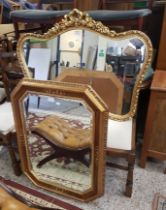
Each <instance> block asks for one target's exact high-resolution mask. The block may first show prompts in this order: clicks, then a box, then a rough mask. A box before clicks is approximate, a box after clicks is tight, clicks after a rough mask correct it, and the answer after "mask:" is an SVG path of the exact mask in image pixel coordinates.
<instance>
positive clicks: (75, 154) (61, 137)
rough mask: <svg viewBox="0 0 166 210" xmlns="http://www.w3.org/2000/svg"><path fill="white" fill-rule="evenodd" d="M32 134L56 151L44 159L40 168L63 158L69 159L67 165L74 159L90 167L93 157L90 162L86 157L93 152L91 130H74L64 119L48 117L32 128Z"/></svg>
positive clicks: (38, 165) (39, 165)
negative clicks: (42, 139) (51, 161)
mask: <svg viewBox="0 0 166 210" xmlns="http://www.w3.org/2000/svg"><path fill="white" fill-rule="evenodd" d="M32 133H35V134H37V135H39V136H41V137H43V138H44V139H45V140H46V142H47V143H48V144H49V145H50V146H51V147H52V148H53V149H54V151H55V152H54V153H52V154H51V155H49V156H47V157H45V158H44V159H42V160H41V161H40V162H39V163H38V164H37V167H38V168H40V167H42V165H44V164H45V163H47V162H48V161H50V160H53V159H56V158H61V157H66V158H67V160H66V163H68V162H69V159H70V158H72V159H74V160H78V161H80V162H82V163H83V164H84V165H86V166H87V167H89V165H90V162H91V161H90V160H91V155H90V160H87V159H86V158H85V155H86V154H90V151H91V145H92V142H91V140H92V131H91V129H89V128H88V129H80V128H73V127H71V126H70V123H69V122H66V121H65V120H64V119H61V118H59V117H57V116H48V117H46V118H45V119H44V120H43V121H41V122H40V123H39V124H37V125H35V126H34V127H33V128H32Z"/></svg>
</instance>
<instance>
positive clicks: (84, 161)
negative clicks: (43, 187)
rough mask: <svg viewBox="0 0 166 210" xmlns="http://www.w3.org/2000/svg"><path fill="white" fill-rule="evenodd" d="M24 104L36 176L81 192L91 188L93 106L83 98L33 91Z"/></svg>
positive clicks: (28, 139)
mask: <svg viewBox="0 0 166 210" xmlns="http://www.w3.org/2000/svg"><path fill="white" fill-rule="evenodd" d="M39 102H40V103H39ZM27 103H28V105H27ZM23 105H24V119H23V121H25V126H26V132H27V136H26V139H27V147H28V157H29V162H30V168H31V172H32V173H33V174H34V176H35V177H36V178H37V179H38V180H41V181H43V182H46V183H50V184H51V185H54V186H57V185H59V186H61V187H62V188H68V189H70V190H74V191H78V192H80V193H81V192H85V191H86V190H88V189H90V188H91V187H92V173H93V172H92V164H91V156H92V154H91V153H92V147H93V126H94V125H93V122H94V119H93V111H92V110H91V108H90V107H89V106H88V105H87V104H85V102H83V101H82V100H78V99H65V98H62V97H52V96H42V95H40V94H33V93H31V94H28V95H27V96H26V97H25V98H24V99H23Z"/></svg>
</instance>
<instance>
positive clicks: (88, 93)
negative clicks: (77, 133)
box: [11, 79, 108, 201]
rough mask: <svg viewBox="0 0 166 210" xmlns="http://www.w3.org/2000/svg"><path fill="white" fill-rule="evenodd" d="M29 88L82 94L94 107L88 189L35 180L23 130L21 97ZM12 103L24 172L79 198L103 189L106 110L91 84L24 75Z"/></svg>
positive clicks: (45, 92) (99, 193) (98, 193)
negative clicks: (55, 80) (71, 188)
mask: <svg viewBox="0 0 166 210" xmlns="http://www.w3.org/2000/svg"><path fill="white" fill-rule="evenodd" d="M30 92H35V93H41V94H42V95H46V96H48V95H49V96H60V97H62V96H66V97H67V96H69V97H70V96H72V97H74V98H83V99H84V100H85V101H86V100H87V101H88V100H89V101H90V103H92V104H93V106H94V107H95V109H96V110H95V113H97V118H95V122H94V125H95V129H94V131H93V132H94V133H93V136H94V146H93V149H92V150H93V151H92V155H93V157H92V159H93V165H92V168H93V170H92V173H93V178H92V187H91V189H90V190H88V191H86V192H84V193H78V192H77V191H75V192H74V191H72V190H69V189H64V188H61V187H59V186H54V185H51V184H49V183H44V182H42V181H40V180H38V179H37V178H36V177H35V176H33V174H32V173H31V168H30V166H29V157H27V155H25V154H27V140H26V132H25V122H24V119H23V115H24V114H25V113H24V111H23V105H22V103H23V97H25V96H26V95H27V94H29V93H30ZM11 99H12V104H13V112H14V119H15V126H16V131H17V142H18V148H19V153H20V157H21V166H22V170H23V172H24V173H25V174H26V175H27V176H28V177H29V179H30V180H31V181H32V182H33V183H34V184H35V185H37V186H39V187H43V188H45V189H47V190H50V191H54V192H56V193H59V194H62V195H65V196H68V197H72V198H75V199H78V200H80V201H90V200H93V199H95V198H97V197H99V196H102V195H103V193H104V179H105V178H104V177H105V148H106V135H107V123H108V111H107V107H106V106H105V104H104V102H103V101H102V100H101V99H100V97H98V95H97V94H96V93H95V92H94V91H93V89H92V88H91V87H90V86H85V85H78V84H70V83H68V84H66V83H61V82H53V81H45V82H41V81H36V80H31V79H23V80H22V81H21V82H20V83H19V84H18V86H17V87H16V88H15V90H14V91H13V93H12V97H11Z"/></svg>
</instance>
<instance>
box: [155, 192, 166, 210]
mask: <svg viewBox="0 0 166 210" xmlns="http://www.w3.org/2000/svg"><path fill="white" fill-rule="evenodd" d="M152 210H166V196H163V195H161V194H160V193H156V194H155V197H154V200H153V208H152Z"/></svg>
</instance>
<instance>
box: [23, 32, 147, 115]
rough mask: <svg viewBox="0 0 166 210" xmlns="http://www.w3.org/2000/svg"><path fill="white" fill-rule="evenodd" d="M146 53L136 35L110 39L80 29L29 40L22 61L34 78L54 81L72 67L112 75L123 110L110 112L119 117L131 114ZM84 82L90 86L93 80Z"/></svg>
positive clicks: (25, 45)
mask: <svg viewBox="0 0 166 210" xmlns="http://www.w3.org/2000/svg"><path fill="white" fill-rule="evenodd" d="M146 53H147V49H146V44H145V43H144V42H143V41H142V39H141V38H140V37H139V36H138V35H133V34H132V36H127V37H126V36H123V37H121V38H120V39H113V38H112V39H111V38H109V37H106V36H103V35H100V34H97V33H96V32H91V31H88V30H82V29H80V30H70V31H68V32H65V33H62V34H61V35H59V36H57V37H54V38H53V39H50V40H47V41H45V40H40V39H36V38H32V39H28V40H26V42H25V43H24V56H25V60H26V63H27V65H28V67H31V68H34V69H35V73H34V78H35V79H41V80H47V79H55V77H56V76H58V75H60V74H61V73H62V74H63V72H64V70H68V69H71V68H74V69H77V70H90V71H94V70H96V71H103V72H104V71H106V72H112V73H113V74H114V75H115V76H116V77H117V80H119V83H120V86H122V88H123V90H122V91H121V92H124V94H123V96H122V98H121V101H122V102H121V104H122V109H121V110H120V112H119V111H118V112H116V111H114V112H113V113H114V114H120V115H121V114H127V113H128V112H129V111H130V104H131V99H132V94H133V89H134V86H135V83H136V79H137V75H138V73H140V71H141V69H142V67H143V64H144V61H145V55H146ZM69 74H70V72H69ZM75 82H77V79H76V81H75ZM79 82H81V81H79ZM82 83H85V82H83V81H82ZM87 83H88V84H90V85H92V86H93V79H92V78H91V80H88V82H87ZM108 106H109V107H110V106H111V103H110V105H108ZM118 110H119V109H118ZM110 111H111V112H112V110H110Z"/></svg>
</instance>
